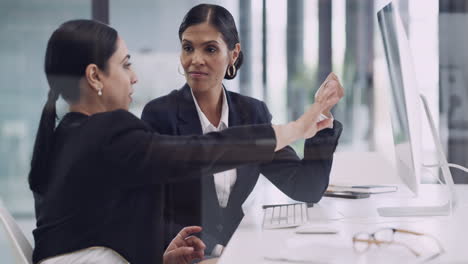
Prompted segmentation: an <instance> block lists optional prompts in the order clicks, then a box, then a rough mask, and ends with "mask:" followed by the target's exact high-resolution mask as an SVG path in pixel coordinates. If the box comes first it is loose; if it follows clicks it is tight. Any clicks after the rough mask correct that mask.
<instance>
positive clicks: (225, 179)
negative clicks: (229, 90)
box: [190, 89, 237, 208]
mask: <svg viewBox="0 0 468 264" xmlns="http://www.w3.org/2000/svg"><path fill="white" fill-rule="evenodd" d="M190 92H191V93H192V97H193V101H194V102H195V107H196V108H197V113H198V118H199V119H200V124H201V128H202V132H203V134H206V133H210V132H219V131H222V130H224V129H226V128H228V127H229V105H228V103H227V98H226V93H225V91H224V89H223V92H222V93H223V105H222V108H221V120H220V121H219V124H218V126H217V127H215V126H214V125H213V124H211V122H210V121H209V120H208V118H207V117H206V116H205V114H204V113H203V112H202V110H201V108H200V106H199V105H198V102H197V99H196V98H195V96H194V95H193V91H192V89H190ZM213 176H214V183H215V188H216V195H217V197H218V202H219V206H221V207H222V208H226V206H227V203H228V200H229V195H230V194H231V190H232V187H233V186H234V184H235V183H236V179H237V170H236V169H232V170H227V171H223V172H219V173H215V174H214V175H213Z"/></svg>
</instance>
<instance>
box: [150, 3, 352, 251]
mask: <svg viewBox="0 0 468 264" xmlns="http://www.w3.org/2000/svg"><path fill="white" fill-rule="evenodd" d="M179 39H180V43H181V48H182V50H181V54H180V62H181V64H182V67H183V69H184V75H185V78H186V80H187V83H186V84H185V85H184V86H183V87H182V88H181V89H180V90H175V91H173V92H171V93H170V94H168V95H166V96H163V97H160V98H157V99H154V100H153V101H151V102H149V103H148V104H147V105H146V106H145V108H144V110H143V113H142V119H143V120H144V121H146V122H147V123H148V124H149V125H151V127H152V128H153V129H154V130H155V131H157V132H159V133H161V134H167V135H201V134H205V133H208V132H212V131H221V130H223V129H226V128H228V127H230V128H231V127H238V126H241V125H254V124H271V118H272V117H271V114H270V112H269V111H268V109H267V106H266V105H265V103H263V102H261V101H259V100H256V99H253V98H250V97H247V96H243V95H240V94H238V93H234V92H230V91H228V90H227V89H226V88H225V87H224V85H223V79H233V78H235V77H236V75H237V73H238V71H239V69H240V68H241V66H242V61H243V53H242V50H241V44H240V40H239V35H238V32H237V29H236V25H235V22H234V19H233V17H232V15H231V14H230V13H229V11H227V10H226V9H225V8H223V7H221V6H218V5H209V4H201V5H197V6H195V7H193V8H192V9H191V10H190V11H189V12H188V13H187V14H186V15H185V17H184V19H183V21H182V23H181V25H180V28H179ZM331 83H335V84H337V86H336V87H335V88H336V91H335V92H336V96H337V97H338V98H341V97H342V96H343V88H342V87H341V86H340V85H339V81H338V79H337V77H336V76H335V75H334V74H333V73H332V74H330V75H329V77H328V78H327V80H326V81H325V82H324V84H325V85H322V87H321V88H320V89H319V91H318V92H317V94H316V100H317V98H319V97H321V96H323V93H325V92H326V91H327V89H326V88H327V87H329V86H330V85H331ZM332 107H333V105H330V106H329V107H328V108H326V109H324V111H323V112H322V113H323V117H322V118H324V119H325V120H326V121H325V122H329V124H330V125H329V126H327V127H324V129H321V130H320V131H319V132H318V134H317V135H316V136H315V137H313V138H311V139H308V140H307V141H306V142H305V146H304V153H305V157H304V159H302V160H301V159H300V158H299V157H298V156H297V155H296V153H295V152H294V150H293V149H292V148H291V147H289V146H287V147H285V148H284V149H282V150H281V151H278V152H276V153H275V156H274V158H273V159H272V160H271V161H270V162H263V163H257V164H249V165H246V166H242V167H238V168H236V169H231V170H227V171H223V172H220V173H217V174H214V177H200V178H197V179H193V180H190V181H186V182H183V183H182V182H180V183H177V184H170V185H168V188H167V192H166V194H167V195H166V203H167V206H166V208H167V210H166V212H165V218H166V221H167V222H169V223H170V227H169V229H168V230H169V232H168V233H167V234H168V237H167V238H166V245H167V244H168V243H169V241H170V240H169V238H170V237H171V236H173V235H174V234H175V233H176V230H177V229H179V228H180V227H181V226H185V225H187V224H196V225H201V226H202V227H203V231H202V236H201V238H202V239H203V241H204V242H205V243H206V245H207V253H209V254H211V255H219V254H220V253H221V251H222V248H223V246H225V245H226V244H227V242H228V241H229V239H230V238H231V236H232V234H233V232H234V231H235V229H236V228H237V226H238V225H239V223H240V221H241V220H242V217H243V211H242V208H241V205H242V204H243V203H244V201H245V200H246V198H247V196H248V195H249V194H250V193H251V191H252V189H253V188H254V186H255V184H256V182H257V179H258V177H259V174H260V173H262V174H263V175H264V176H266V177H267V178H268V179H269V180H270V181H271V182H272V183H273V184H274V185H276V186H277V187H278V188H279V189H280V190H281V191H283V192H284V193H285V194H287V195H288V196H289V197H291V198H293V199H295V200H299V201H304V202H309V203H315V202H318V201H319V200H320V198H321V197H322V195H323V193H324V191H325V190H326V188H327V186H328V182H329V175H330V170H331V166H332V160H333V153H334V151H335V148H336V145H337V142H338V139H339V137H340V134H341V131H342V126H341V124H340V123H339V122H337V121H334V122H333V121H332V118H331V114H330V109H331V108H332Z"/></svg>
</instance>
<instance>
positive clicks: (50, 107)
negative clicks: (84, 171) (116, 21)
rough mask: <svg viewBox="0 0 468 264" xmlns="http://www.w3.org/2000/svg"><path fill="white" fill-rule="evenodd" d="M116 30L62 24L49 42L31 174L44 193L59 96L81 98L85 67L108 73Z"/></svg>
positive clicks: (89, 24) (72, 22) (87, 23)
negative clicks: (46, 89) (45, 87)
mask: <svg viewBox="0 0 468 264" xmlns="http://www.w3.org/2000/svg"><path fill="white" fill-rule="evenodd" d="M117 38H118V35H117V31H116V30H115V29H113V28H111V27H109V26H108V25H105V24H102V23H100V22H97V21H93V20H86V19H79V20H70V21H67V22H65V23H63V24H62V25H61V26H60V27H59V28H58V29H56V30H55V31H54V33H52V36H51V37H50V39H49V42H48V43H47V49H46V54H45V60H44V69H45V74H46V77H47V81H48V83H49V87H50V89H49V94H48V96H47V102H46V104H45V106H44V109H43V110H42V115H41V120H40V122H39V128H38V129H37V135H36V141H35V143H34V150H33V154H32V160H31V171H30V172H29V187H30V188H31V190H32V191H35V192H39V193H40V192H43V191H44V190H45V188H46V186H47V184H48V181H49V178H50V175H51V173H52V172H51V171H50V165H52V164H51V160H52V157H51V155H53V153H52V149H53V148H54V131H55V121H56V119H57V114H56V108H55V104H56V102H57V99H58V97H59V95H60V96H62V98H63V99H64V100H65V101H67V102H68V103H75V102H77V101H79V99H80V79H81V78H82V77H83V76H84V75H85V71H86V67H87V66H88V65H89V64H91V63H94V64H96V65H97V66H98V67H99V68H101V69H103V70H106V68H107V62H108V60H109V58H110V57H111V56H112V54H114V52H115V50H116V49H117Z"/></svg>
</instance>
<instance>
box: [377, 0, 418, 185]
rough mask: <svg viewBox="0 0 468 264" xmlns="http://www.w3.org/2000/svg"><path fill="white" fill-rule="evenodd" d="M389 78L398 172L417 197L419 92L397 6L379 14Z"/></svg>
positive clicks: (383, 10) (389, 5)
mask: <svg viewBox="0 0 468 264" xmlns="http://www.w3.org/2000/svg"><path fill="white" fill-rule="evenodd" d="M377 19H378V22H379V27H380V32H381V36H382V40H383V44H384V49H385V56H386V58H387V66H388V72H389V77H390V87H391V89H390V90H391V92H390V99H389V100H390V105H391V111H390V115H391V119H392V132H393V141H394V145H395V156H396V159H395V160H396V166H397V171H398V174H399V176H400V177H401V179H402V180H403V182H404V183H405V184H406V185H407V186H408V187H409V189H410V190H412V191H413V192H414V193H415V194H417V192H418V185H419V181H420V166H421V163H420V162H419V156H420V155H419V151H420V143H419V142H420V136H419V135H420V133H419V130H420V128H419V127H420V125H419V124H420V118H419V111H420V106H419V92H418V89H417V85H416V78H415V74H414V69H413V68H412V67H413V65H412V61H411V54H410V50H409V42H408V39H407V37H406V33H405V30H404V28H403V23H402V22H401V19H400V17H399V15H398V11H397V9H396V8H395V6H394V5H393V4H392V3H390V4H388V5H386V6H385V7H383V8H382V9H381V10H379V11H378V13H377Z"/></svg>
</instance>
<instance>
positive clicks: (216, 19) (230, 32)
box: [179, 4, 244, 80]
mask: <svg viewBox="0 0 468 264" xmlns="http://www.w3.org/2000/svg"><path fill="white" fill-rule="evenodd" d="M205 22H206V23H208V24H210V25H212V26H214V27H215V28H216V29H217V30H218V31H219V32H220V33H221V35H222V36H223V40H224V41H225V42H226V44H227V46H228V49H229V50H233V49H234V48H235V46H236V44H237V43H240V40H239V33H238V32H237V28H236V23H235V21H234V18H233V17H232V15H231V13H229V11H227V9H226V8H224V7H222V6H219V5H210V4H200V5H197V6H194V7H192V9H190V11H188V13H187V14H186V15H185V17H184V19H183V20H182V23H181V24H180V27H179V40H180V41H182V34H183V33H184V31H185V30H186V29H187V28H188V27H190V26H193V25H198V24H201V23H205ZM243 60H244V54H243V53H242V51H240V53H239V57H238V58H237V60H236V62H235V63H234V66H236V69H237V70H239V69H240V67H241V66H242V62H243ZM236 76H237V71H236V73H235V74H234V75H232V76H228V74H227V72H226V74H225V75H224V78H225V79H228V80H231V79H234V78H235V77H236Z"/></svg>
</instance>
